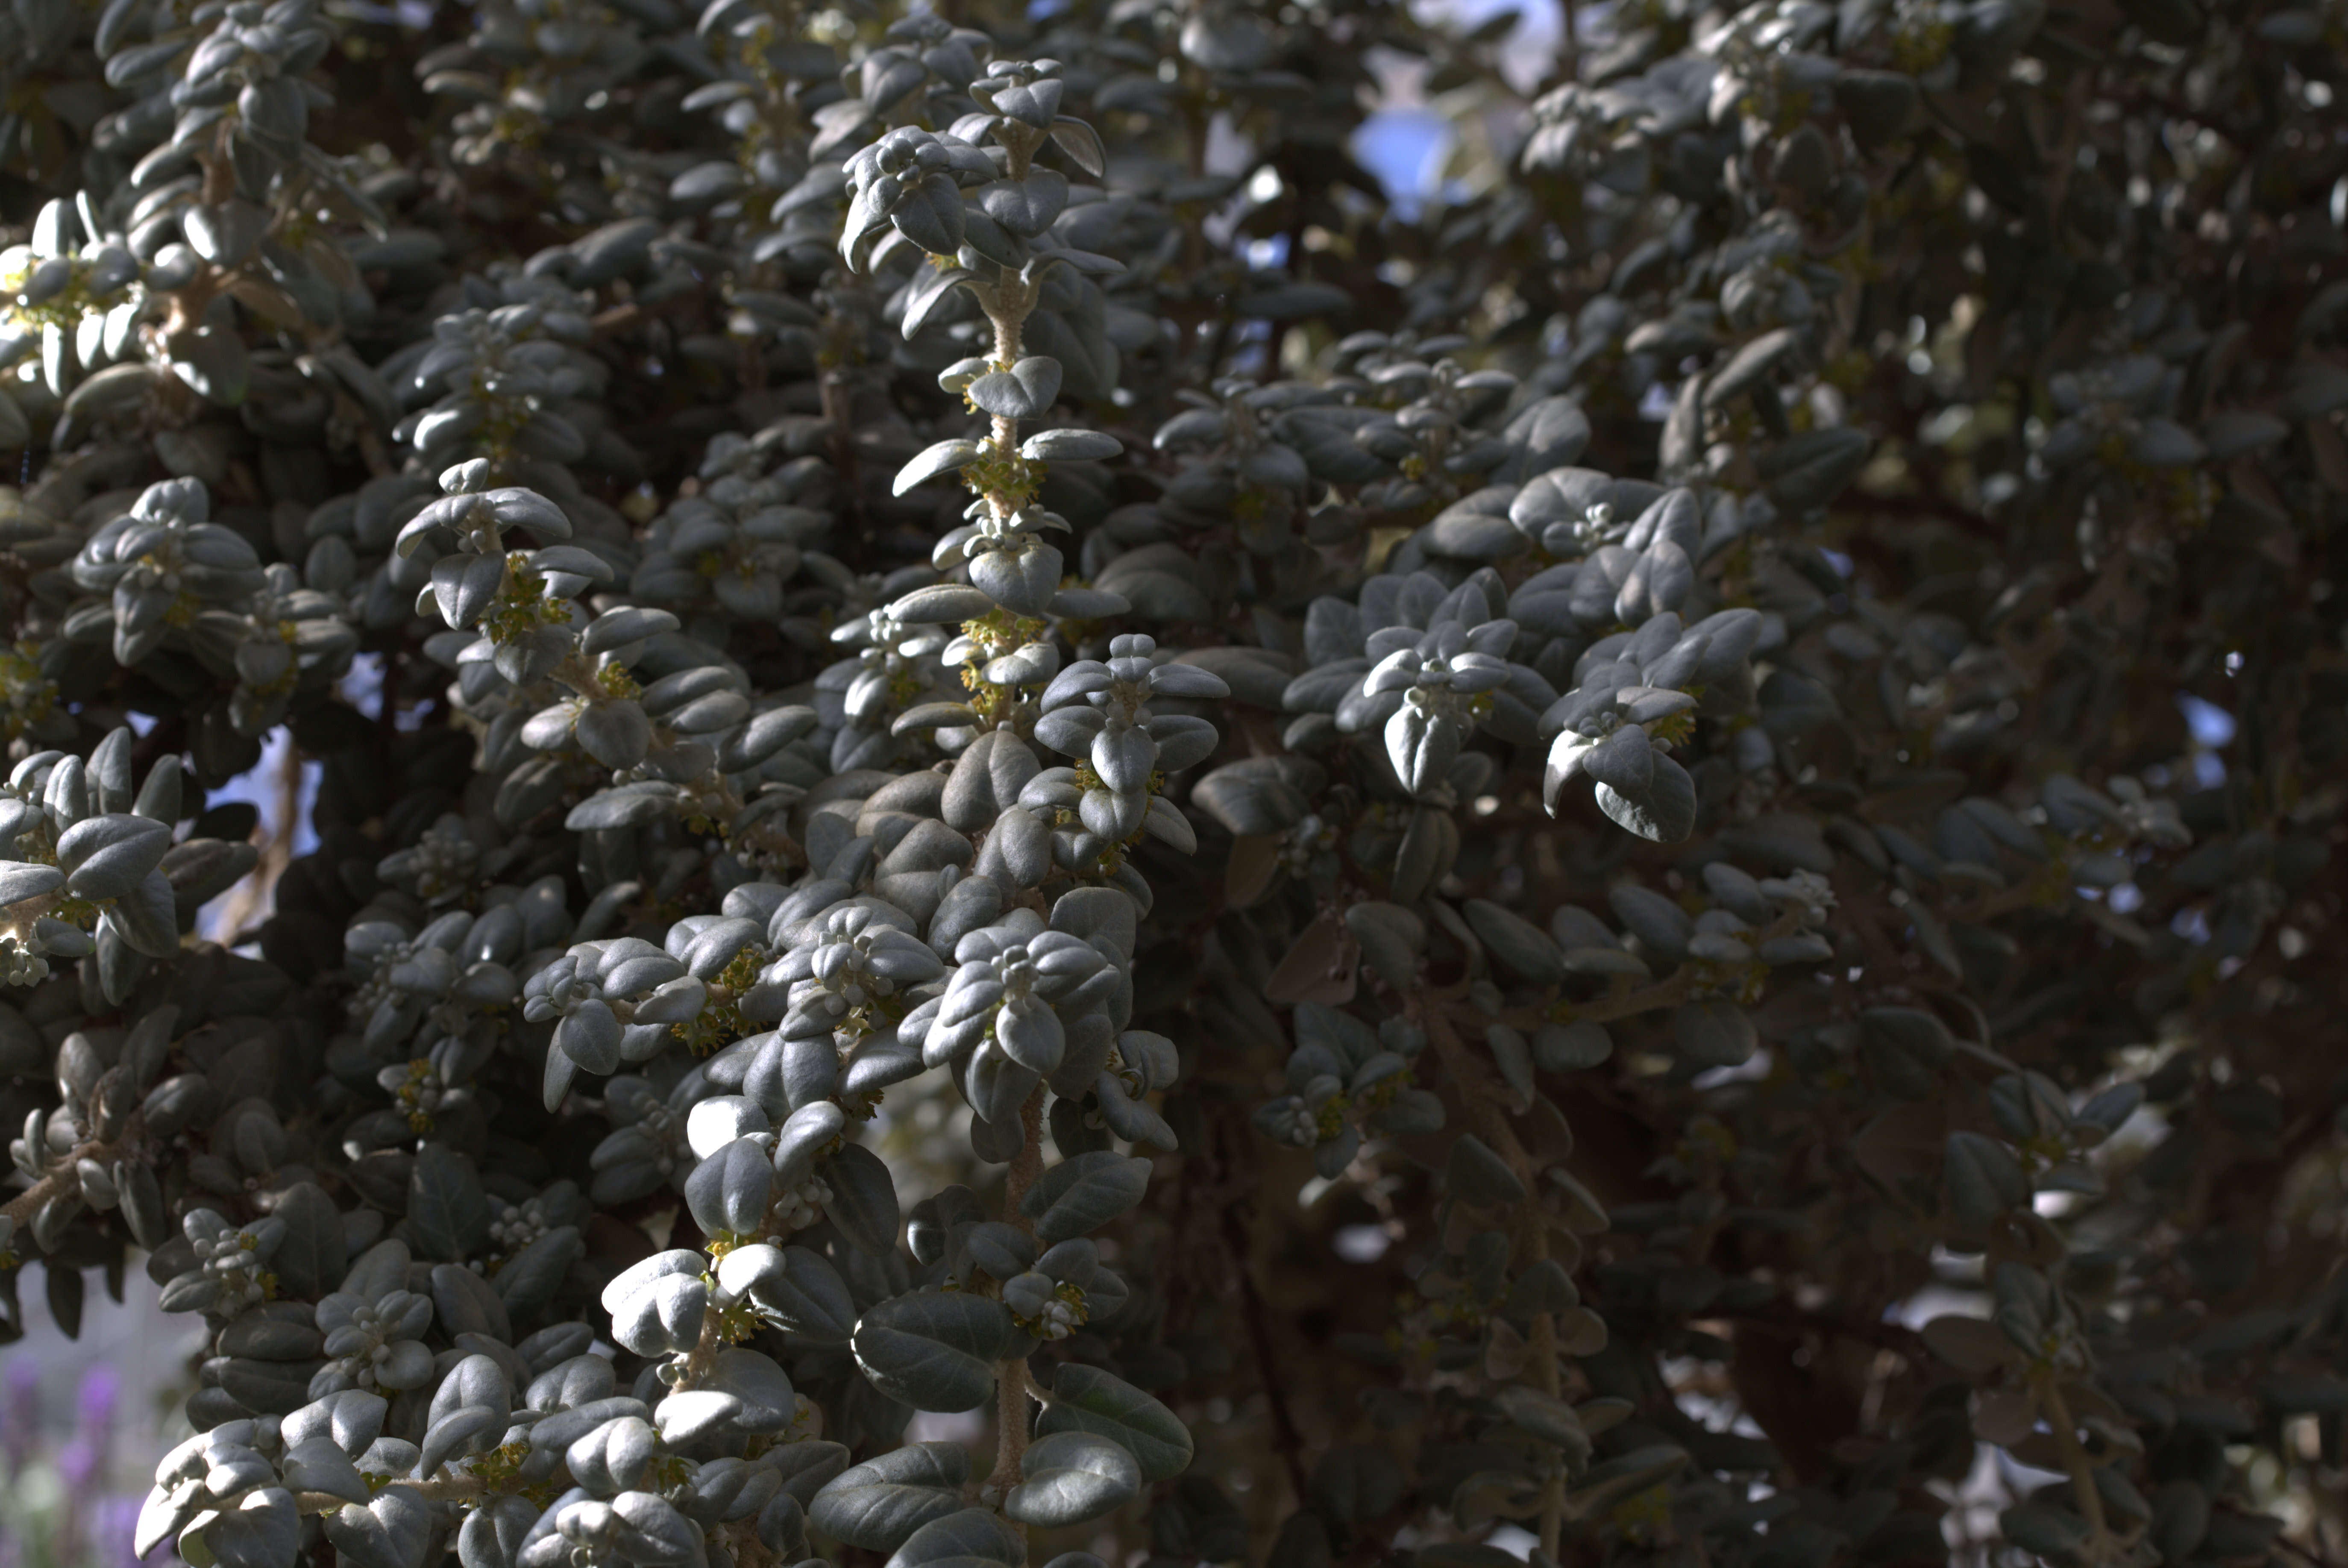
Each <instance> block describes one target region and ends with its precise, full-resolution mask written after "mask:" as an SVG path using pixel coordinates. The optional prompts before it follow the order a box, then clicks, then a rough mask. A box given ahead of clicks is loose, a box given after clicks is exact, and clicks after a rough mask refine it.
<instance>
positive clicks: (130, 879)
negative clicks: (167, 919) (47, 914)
mask: <svg viewBox="0 0 2348 1568" xmlns="http://www.w3.org/2000/svg"><path fill="white" fill-rule="evenodd" d="M170 847H171V828H170V824H169V823H166V822H158V821H156V820H154V819H152V818H150V817H134V816H131V815H129V814H128V813H119V814H109V815H107V816H102V817H87V818H84V819H83V820H80V821H78V822H76V823H75V824H74V825H73V826H72V827H70V828H67V830H65V831H64V832H63V833H61V834H59V835H58V836H57V867H58V869H59V870H61V871H63V872H65V873H66V886H67V891H68V892H72V893H73V895H74V896H75V897H77V898H86V899H91V900H98V901H103V900H107V899H117V898H120V897H122V896H123V895H124V894H126V893H128V892H130V890H131V889H133V888H135V887H137V886H138V885H139V882H142V881H144V880H145V878H146V876H147V874H148V873H149V872H152V871H153V870H155V868H156V867H158V866H160V865H161V864H162V863H163V856H164V854H165V852H166V851H169V850H170ZM167 885H168V884H167ZM20 896H21V895H20ZM10 902H14V901H13V900H12V901H10ZM174 945H175V946H176V943H175V944H174Z"/></svg>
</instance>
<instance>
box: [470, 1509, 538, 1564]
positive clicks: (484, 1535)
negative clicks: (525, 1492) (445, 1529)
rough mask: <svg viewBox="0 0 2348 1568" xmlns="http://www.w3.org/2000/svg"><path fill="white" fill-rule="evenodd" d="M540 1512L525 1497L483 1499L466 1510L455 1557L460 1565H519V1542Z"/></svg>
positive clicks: (525, 1538)
mask: <svg viewBox="0 0 2348 1568" xmlns="http://www.w3.org/2000/svg"><path fill="white" fill-rule="evenodd" d="M539 1513H540V1510H539V1508H538V1507H537V1505H536V1504H534V1503H532V1502H530V1501H529V1500H528V1499H526V1498H520V1497H513V1496H507V1497H498V1498H489V1499H487V1500H485V1501H482V1502H481V1503H480V1504H479V1505H478V1506H476V1507H475V1508H473V1509H472V1510H470V1511H468V1512H467V1513H466V1515H465V1522H464V1524H463V1525H462V1526H461V1527H460V1528H459V1529H458V1533H457V1561H458V1563H460V1564H461V1565H462V1568H518V1565H519V1563H520V1558H521V1550H522V1544H523V1542H525V1541H526V1540H527V1539H528V1538H529V1535H530V1527H531V1526H532V1525H534V1524H536V1523H537V1522H538V1519H539Z"/></svg>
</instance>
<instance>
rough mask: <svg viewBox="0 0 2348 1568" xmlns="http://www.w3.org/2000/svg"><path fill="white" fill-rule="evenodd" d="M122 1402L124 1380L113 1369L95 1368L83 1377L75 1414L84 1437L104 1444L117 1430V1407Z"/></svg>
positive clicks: (75, 1400)
mask: <svg viewBox="0 0 2348 1568" xmlns="http://www.w3.org/2000/svg"><path fill="white" fill-rule="evenodd" d="M121 1401H122V1379H121V1378H120V1377H118V1376H117V1375H116V1373H115V1370H114V1368H113V1367H105V1366H98V1367H91V1368H90V1369H89V1370H88V1371H87V1372H85V1373H83V1374H82V1375H81V1388H80V1390H79V1391H78V1392H77V1395H76V1397H75V1399H74V1414H75V1417H76V1418H77V1427H78V1429H79V1430H80V1431H81V1433H82V1434H83V1435H84V1436H85V1437H88V1438H91V1439H98V1440H100V1441H102V1440H103V1439H105V1438H107V1437H108V1436H109V1435H111V1434H112V1432H113V1430H114V1415H115V1410H116V1408H117V1407H118V1405H120V1403H121Z"/></svg>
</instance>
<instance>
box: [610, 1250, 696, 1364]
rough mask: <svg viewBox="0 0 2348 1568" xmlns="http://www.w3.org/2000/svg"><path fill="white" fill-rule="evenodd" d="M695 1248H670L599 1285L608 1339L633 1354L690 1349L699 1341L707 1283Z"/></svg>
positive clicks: (666, 1352) (665, 1352)
mask: <svg viewBox="0 0 2348 1568" xmlns="http://www.w3.org/2000/svg"><path fill="white" fill-rule="evenodd" d="M705 1266H706V1260H705V1259H704V1258H703V1257H702V1255H701V1254H700V1253H695V1252H686V1251H685V1250H683V1249H682V1248H675V1249H672V1250H670V1251H668V1252H664V1253H654V1254H653V1255H652V1256H651V1257H648V1258H646V1259H644V1261H643V1262H641V1263H638V1264H633V1265H632V1266H631V1267H629V1268H627V1269H625V1270H623V1271H622V1272H621V1273H620V1274H618V1275H617V1276H616V1277H614V1278H613V1281H612V1283H611V1284H607V1285H605V1286H604V1287H603V1295H602V1301H603V1310H604V1311H606V1312H608V1313H610V1314H611V1315H612V1332H613V1337H614V1338H616V1339H618V1340H619V1342H620V1343H621V1344H622V1345H623V1346H626V1347H627V1348H629V1349H631V1350H633V1351H634V1352H635V1353H636V1354H637V1355H639V1356H662V1355H667V1354H670V1353H672V1352H675V1351H683V1350H690V1349H692V1348H693V1347H694V1346H695V1345H697V1344H698V1343H700V1340H701V1320H702V1313H703V1309H704V1308H705V1306H706V1305H708V1301H709V1292H708V1288H707V1287H706V1286H705V1285H704V1284H702V1281H701V1271H702V1270H703V1269H704V1268H705Z"/></svg>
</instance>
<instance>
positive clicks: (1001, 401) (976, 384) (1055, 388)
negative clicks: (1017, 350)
mask: <svg viewBox="0 0 2348 1568" xmlns="http://www.w3.org/2000/svg"><path fill="white" fill-rule="evenodd" d="M963 395H964V396H965V397H969V399H970V400H971V401H972V402H973V403H974V404H976V405H977V406H978V407H979V409H980V410H981V411H982V412H983V413H988V414H996V415H1002V416H1004V417H1007V418H1014V419H1032V418H1036V417H1037V416H1038V415H1041V414H1043V413H1044V412H1045V411H1046V410H1047V409H1049V408H1050V407H1052V404H1053V403H1054V402H1055V401H1056V399H1057V398H1058V397H1059V396H1060V362H1059V361H1058V360H1056V359H1054V358H1053V357H1051V356H1049V355H1029V356H1027V357H1026V358H1025V359H1022V360H1020V361H1019V362H1018V363H1017V364H1016V365H1014V366H1012V367H1011V368H1010V369H1009V370H1007V371H1005V370H991V371H989V372H987V373H986V374H985V375H983V376H981V377H978V378H977V379H976V380H974V381H973V382H972V383H971V384H970V386H969V387H966V388H965V389H964V393H963Z"/></svg>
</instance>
